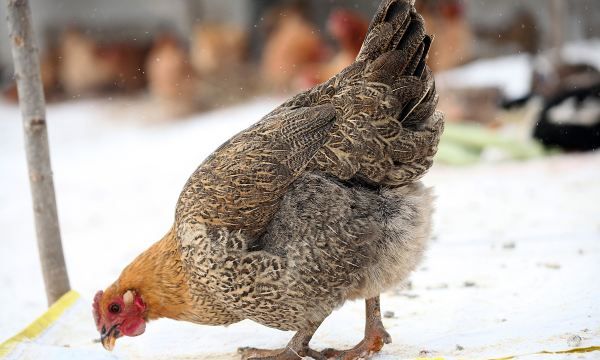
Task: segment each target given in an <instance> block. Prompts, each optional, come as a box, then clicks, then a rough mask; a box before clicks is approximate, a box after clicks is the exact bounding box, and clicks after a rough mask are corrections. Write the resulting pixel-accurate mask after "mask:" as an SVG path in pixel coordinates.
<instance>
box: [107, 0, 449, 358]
mask: <svg viewBox="0 0 600 360" xmlns="http://www.w3.org/2000/svg"><path fill="white" fill-rule="evenodd" d="M430 43H431V38H430V37H429V36H427V35H426V34H425V30H424V25H423V20H422V18H421V17H420V15H418V14H417V13H416V11H415V9H414V7H413V5H412V4H411V3H409V2H408V1H405V0H385V1H383V2H382V4H381V5H380V7H379V9H378V11H377V13H376V15H375V17H374V19H373V22H372V23H371V25H370V28H369V33H368V35H367V38H366V40H365V42H364V44H363V46H362V49H361V51H360V53H359V55H358V57H357V60H356V62H355V63H354V64H352V65H351V66H349V67H348V68H346V69H345V70H343V71H342V72H341V73H339V74H338V75H336V76H334V77H333V78H331V79H330V80H328V81H327V82H325V83H323V84H321V85H318V86H316V87H314V88H312V89H310V90H308V91H305V92H303V93H301V94H298V95H296V96H295V97H293V98H292V99H290V100H289V101H287V102H285V103H284V104H282V105H281V106H279V107H278V108H276V109H275V110H273V111H272V112H271V113H269V114H268V115H266V116H265V117H264V118H263V119H262V120H260V121H259V122H258V123H256V124H255V125H253V126H252V127H250V128H248V129H246V130H244V131H242V132H241V133H239V134H237V135H236V136H234V137H233V138H231V139H230V140H229V141H227V142H226V143H225V144H223V145H222V146H221V147H219V148H218V149H217V150H215V152H213V154H212V155H210V156H209V157H208V158H207V159H206V160H205V161H204V162H203V163H202V164H201V165H200V166H199V167H198V169H197V170H196V171H195V172H194V173H193V174H192V176H191V177H190V178H189V180H188V182H187V183H186V185H185V187H184V189H183V191H182V192H181V195H180V198H179V201H178V203H177V208H176V216H175V224H174V226H173V229H171V231H169V233H168V234H167V236H165V237H164V238H163V240H161V241H160V242H159V243H158V244H161V245H155V246H154V247H153V248H161V249H168V251H167V250H165V251H164V252H166V253H167V254H168V255H164V259H163V260H164V262H163V263H164V264H165V266H170V267H171V268H172V269H173V270H172V271H171V272H170V273H169V271H167V270H165V269H164V268H160V266H159V265H158V264H156V261H155V260H152V261H151V260H149V259H152V258H156V256H154V257H153V256H151V255H144V254H142V255H140V257H138V259H136V260H135V261H134V262H133V263H132V265H130V266H129V267H128V268H126V269H125V270H124V271H123V274H122V275H121V278H120V279H119V280H118V281H117V282H116V283H115V284H113V285H112V286H111V287H110V288H109V289H107V291H106V292H105V294H104V298H109V297H110V296H114V295H115V294H117V295H119V294H122V293H123V292H125V291H126V290H128V289H133V290H135V293H136V294H140V296H141V298H142V299H144V300H145V303H146V305H147V308H148V310H147V312H146V313H145V314H146V315H145V317H146V319H153V318H156V317H161V316H168V317H171V318H175V319H179V320H187V321H192V322H197V323H203V324H229V323H233V322H237V321H240V320H242V319H252V320H255V321H257V322H259V323H262V324H264V325H267V326H271V327H274V328H277V329H283V330H294V331H297V334H296V336H295V337H294V339H292V341H291V342H290V344H289V345H288V350H280V351H278V352H267V351H260V350H255V349H249V350H246V351H245V352H244V357H245V358H254V357H262V356H266V357H265V358H275V359H287V358H294V356H295V354H296V353H298V354H301V355H308V356H312V357H315V358H324V357H325V356H329V355H327V354H332V352H331V351H329V352H324V353H317V352H315V351H313V350H311V349H310V348H309V347H308V342H309V341H310V338H311V336H312V334H313V333H314V331H315V330H316V329H317V327H318V326H319V324H320V323H321V322H322V321H323V320H324V319H325V318H326V317H327V316H328V315H329V314H330V313H331V311H332V310H333V309H334V308H335V307H337V306H340V305H341V304H343V303H344V301H346V300H348V299H355V298H365V299H370V300H369V301H367V315H368V319H370V320H368V321H367V337H366V338H365V340H364V341H363V342H361V344H362V345H360V344H359V346H357V347H356V348H355V349H352V350H350V351H348V352H343V353H339V352H337V353H336V354H337V355H336V356H338V355H339V356H342V357H344V358H354V357H357V356H361V354H362V355H364V353H365V352H366V353H368V352H371V351H377V350H379V349H380V348H381V346H382V345H383V342H388V341H389V335H387V333H385V330H383V327H382V326H381V321H380V314H379V302H378V299H377V297H378V295H379V294H380V293H381V292H382V291H385V290H386V289H388V288H390V287H391V286H393V285H395V284H397V283H398V282H400V281H401V280H403V279H405V278H406V277H407V276H408V274H409V273H410V271H412V269H414V267H415V266H416V264H417V263H418V261H419V260H420V258H421V254H422V252H423V250H424V248H425V244H426V241H427V238H428V236H429V231H430V221H431V220H430V217H431V211H432V209H431V207H432V204H431V203H432V199H431V195H430V193H429V190H427V189H425V188H424V187H423V185H421V184H420V183H419V182H418V179H419V178H420V177H421V176H423V174H424V173H425V172H426V171H427V169H428V168H429V167H430V166H431V163H432V158H433V156H434V154H435V152H436V150H437V144H438V141H439V137H440V135H441V132H442V129H443V116H442V115H441V113H439V112H436V111H435V107H436V104H437V95H436V91H435V86H434V81H433V77H432V74H431V71H430V70H429V68H428V67H427V65H426V64H425V61H426V57H427V52H428V49H429V45H430ZM153 248H150V249H149V250H148V251H147V252H153V251H156V250H153ZM143 266H152V267H154V270H152V271H151V272H150V275H147V276H145V279H144V280H143V281H141V280H139V279H136V274H140V273H142V272H141V271H139V270H137V271H133V270H132V269H138V268H141V267H143ZM169 274H170V275H169ZM138 277H139V275H138ZM170 277H172V278H173V280H170ZM169 281H172V282H171V283H169ZM153 283H156V284H157V285H156V286H160V289H154V287H153ZM165 283H167V284H165ZM145 293H152V294H153V295H151V296H147V297H145ZM152 297H153V298H152ZM161 299H162V300H161ZM164 299H167V302H173V303H177V304H183V305H181V306H179V307H178V308H177V310H176V311H175V310H172V309H171V310H169V311H170V312H169V311H167V310H165V311H162V312H161V311H157V310H156V308H157V307H160V306H168V304H165V301H164ZM102 301H105V302H106V301H108V300H102ZM102 304H104V303H102ZM157 304H159V305H157ZM99 309H100V311H102V306H100V307H99ZM290 349H291V350H290ZM290 351H292V353H290ZM340 354H343V355H340ZM269 356H272V357H269Z"/></svg>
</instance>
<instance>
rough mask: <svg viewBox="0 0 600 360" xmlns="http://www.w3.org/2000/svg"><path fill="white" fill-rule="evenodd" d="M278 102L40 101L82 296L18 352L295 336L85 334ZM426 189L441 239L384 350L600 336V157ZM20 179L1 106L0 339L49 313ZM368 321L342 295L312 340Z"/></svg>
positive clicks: (477, 349)
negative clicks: (210, 175) (184, 107)
mask: <svg viewBox="0 0 600 360" xmlns="http://www.w3.org/2000/svg"><path fill="white" fill-rule="evenodd" d="M278 102H279V101H278V100H273V99H259V100H256V101H254V102H252V103H249V104H247V105H243V106H240V107H237V108H231V109H225V110H220V111H216V112H211V113H207V114H204V115H198V116H195V117H193V118H191V119H189V120H187V121H182V122H177V123H161V124H153V125H144V124H143V123H140V122H138V121H136V120H134V119H136V118H138V117H139V115H138V114H137V111H138V110H139V108H138V107H137V106H138V105H136V104H139V101H137V100H136V101H131V102H129V101H126V100H121V101H118V102H117V101H99V100H94V101H92V100H89V101H78V102H71V103H65V104H61V105H52V106H50V107H49V110H48V120H49V126H50V129H49V130H50V144H51V149H52V162H53V168H54V173H55V184H56V189H57V197H58V204H59V216H60V220H61V230H62V235H63V244H64V250H65V256H66V258H67V265H68V269H69V273H70V276H71V284H72V287H73V288H74V289H76V290H78V291H79V292H80V293H81V294H82V295H83V297H84V298H85V299H86V301H82V302H80V303H79V304H78V305H77V307H76V308H75V309H74V310H73V312H72V313H70V315H69V317H67V318H65V319H64V320H63V321H62V322H60V323H59V324H58V325H59V326H58V327H57V328H56V329H54V330H52V331H51V332H50V333H49V334H47V337H46V340H44V341H46V343H48V344H54V345H59V346H57V347H50V348H47V347H41V348H37V347H31V348H30V349H29V350H28V351H30V352H29V353H28V354H29V355H28V356H25V357H24V358H32V359H33V358H37V356H38V355H39V353H38V355H36V351H42V352H43V354H44V358H69V354H70V357H71V358H88V359H92V358H115V356H116V357H117V358H137V357H141V356H143V357H144V358H155V359H158V358H191V357H193V356H194V355H195V356H196V357H195V358H196V359H203V358H206V359H208V358H214V359H217V358H219V359H229V358H235V357H234V355H233V352H234V351H235V349H236V347H238V346H244V345H252V346H267V347H278V346H283V345H284V344H285V343H286V342H287V340H288V339H289V337H290V336H291V334H289V333H284V332H279V331H276V330H271V329H268V328H265V327H262V326H260V325H257V324H254V323H251V322H242V323H240V324H236V325H233V326H231V327H229V328H222V327H216V328H215V327H203V326H196V325H191V324H185V323H178V322H173V321H168V320H160V321H157V322H154V323H151V324H150V325H149V326H148V328H147V331H146V334H144V335H143V336H141V337H138V338H131V339H123V340H120V341H118V342H117V348H116V352H115V353H113V354H111V355H110V356H109V354H108V353H106V352H105V351H104V350H103V349H102V348H101V346H100V345H99V344H93V343H92V342H91V340H92V338H93V337H95V336H97V334H96V333H95V329H94V324H93V320H92V318H91V314H90V307H91V304H90V303H89V299H91V298H92V297H93V294H94V293H95V291H97V290H98V289H101V288H103V287H105V286H106V285H108V284H109V283H110V282H112V281H113V280H114V279H115V278H116V277H117V276H118V274H119V272H120V271H121V269H122V268H123V267H124V266H125V265H126V264H127V263H128V262H129V261H130V260H131V259H132V258H133V257H134V256H135V255H137V254H138V253H139V252H141V251H142V250H143V249H145V248H146V247H148V246H149V245H150V244H151V243H152V242H153V241H155V240H158V239H159V238H160V237H161V235H162V234H163V233H164V232H165V231H166V230H167V229H168V228H169V226H170V225H171V222H172V220H173V213H174V206H175V202H176V200H177V196H178V194H179V191H180V189H181V187H182V186H183V184H184V182H185V180H186V179H187V177H188V175H189V174H190V173H191V172H192V171H193V170H194V169H195V167H196V166H197V165H198V164H199V163H200V161H201V160H202V159H203V158H204V157H205V156H206V155H208V154H209V153H210V151H211V150H213V149H214V148H215V147H217V146H218V145H219V144H220V143H221V142H223V141H224V140H226V139H227V138H228V137H229V136H231V135H232V134H233V133H235V132H237V131H239V130H241V129H242V128H244V127H246V126H248V125H249V124H251V123H253V122H254V121H256V120H257V119H258V118H259V117H260V116H261V115H263V114H265V113H266V112H268V111H269V110H270V109H271V108H272V107H273V106H275V105H276V104H277V103H278ZM425 182H426V183H427V184H428V185H433V186H435V191H436V193H437V195H438V200H437V212H436V214H435V239H434V240H433V241H432V243H431V247H430V250H429V252H428V255H427V259H426V261H425V262H424V264H423V265H422V266H421V267H420V268H419V270H418V271H417V272H415V274H414V275H413V276H412V278H411V280H412V288H411V289H406V290H403V291H392V292H390V293H388V294H385V295H384V297H383V300H382V306H383V310H384V311H393V312H394V317H393V318H389V319H385V320H384V322H385V325H386V326H387V327H388V329H389V332H390V333H391V335H392V337H393V338H394V343H393V344H391V345H390V346H386V347H385V351H384V353H383V354H384V355H382V356H380V357H378V358H380V359H390V360H391V359H397V358H399V357H407V358H408V357H416V356H418V355H419V353H420V352H421V351H422V350H426V351H429V353H427V355H430V356H458V357H463V356H464V357H465V358H498V357H501V356H507V355H514V354H530V353H535V352H538V351H540V350H563V349H568V348H569V347H570V346H569V344H568V343H567V339H568V337H569V336H571V335H575V334H577V335H579V336H581V338H582V339H583V340H582V343H581V345H580V346H581V347H585V346H591V345H600V326H599V324H600V301H598V299H599V298H600V282H599V281H598V275H600V216H599V205H598V204H600V154H592V155H570V156H566V155H565V156H558V157H554V158H548V159H540V160H535V161H530V162H526V163H502V164H482V165H478V166H475V167H468V168H448V167H440V166H434V168H433V169H432V171H431V172H430V173H429V174H428V175H427V176H426V178H425ZM28 186H29V184H28V181H27V174H26V166H25V155H24V153H23V144H22V131H21V126H20V117H19V113H18V109H17V108H16V107H13V106H10V105H7V104H0V228H1V229H2V235H1V240H0V241H1V244H2V245H1V246H2V248H1V250H0V289H1V290H0V309H1V311H0V341H2V340H4V339H6V338H8V337H10V336H12V335H14V334H15V333H16V332H17V331H18V330H20V329H21V328H23V327H24V326H25V325H27V324H28V323H29V322H30V321H32V320H33V319H35V318H36V317H37V316H38V315H39V314H41V313H42V312H43V311H44V310H45V307H46V304H45V295H44V287H43V283H42V278H41V275H40V270H39V265H38V259H37V250H36V246H35V237H34V230H33V220H32V214H31V204H30V196H29V187H28ZM362 326H363V304H362V303H360V302H353V303H349V304H346V306H344V307H343V308H342V309H341V310H340V311H338V312H336V313H334V314H333V316H331V317H330V319H328V320H327V321H326V323H325V324H324V325H323V327H322V328H321V329H320V330H319V331H318V332H317V334H316V336H315V339H314V341H313V345H314V346H315V347H316V348H323V347H328V346H338V347H347V346H350V345H353V344H354V343H356V342H357V341H358V340H359V339H360V337H361V335H362ZM63 345H68V346H69V348H68V349H67V348H64V347H63ZM457 345H460V346H462V347H464V350H462V351H459V350H456V346H457ZM424 354H425V353H424ZM209 355H210V356H209ZM594 355H595V356H598V355H597V353H589V354H587V355H586V356H585V357H586V358H593V357H594ZM557 356H558V357H561V358H562V357H563V356H564V357H567V355H557ZM573 356H574V355H573ZM538 357H541V355H530V356H526V357H525V358H528V359H534V358H538ZM544 358H545V357H544Z"/></svg>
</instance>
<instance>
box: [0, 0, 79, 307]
mask: <svg viewBox="0 0 600 360" xmlns="http://www.w3.org/2000/svg"><path fill="white" fill-rule="evenodd" d="M6 9H7V12H6V13H7V23H8V31H9V35H10V40H11V41H10V42H11V47H12V55H13V60H14V65H15V78H16V80H17V89H18V91H19V104H20V106H21V114H22V116H23V130H24V132H25V151H26V153H27V165H28V168H29V183H30V186H31V197H32V200H33V213H34V219H35V230H36V235H37V242H38V249H39V255H40V262H41V264H42V272H43V275H44V283H45V285H46V296H47V298H48V304H49V305H50V304H52V303H54V302H55V301H56V300H58V298H60V297H61V296H62V295H63V294H65V293H66V292H67V291H69V290H70V286H69V277H68V275H67V268H66V266H65V258H64V255H63V251H62V244H61V240H60V229H59V226H58V216H57V212H56V199H55V196H54V184H53V181H52V168H51V167H50V154H49V151H48V133H47V131H46V110H45V101H44V93H43V89H42V81H41V78H40V63H39V58H38V51H37V48H36V47H35V44H34V39H33V29H32V26H31V10H30V9H29V2H28V1H27V0H6Z"/></svg>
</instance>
